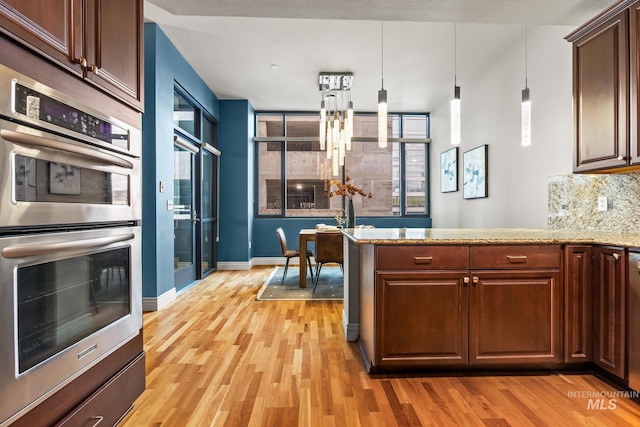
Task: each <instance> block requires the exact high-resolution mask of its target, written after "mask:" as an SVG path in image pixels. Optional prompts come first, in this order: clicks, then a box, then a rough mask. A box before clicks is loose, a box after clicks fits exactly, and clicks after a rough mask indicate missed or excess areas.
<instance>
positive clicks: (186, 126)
mask: <svg viewBox="0 0 640 427" xmlns="http://www.w3.org/2000/svg"><path fill="white" fill-rule="evenodd" d="M173 125H174V126H175V127H176V128H180V129H182V130H183V131H185V132H187V133H188V134H189V135H192V136H194V137H196V138H199V137H200V109H198V108H197V107H196V106H195V105H194V104H193V103H192V102H191V101H190V100H188V99H187V96H186V95H184V94H182V93H181V92H180V91H178V90H177V89H174V90H173Z"/></svg>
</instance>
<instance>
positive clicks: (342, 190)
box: [329, 175, 371, 200]
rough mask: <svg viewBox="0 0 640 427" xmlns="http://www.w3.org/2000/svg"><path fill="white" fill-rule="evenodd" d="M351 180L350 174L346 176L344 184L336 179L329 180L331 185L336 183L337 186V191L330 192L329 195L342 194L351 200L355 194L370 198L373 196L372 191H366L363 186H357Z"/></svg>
mask: <svg viewBox="0 0 640 427" xmlns="http://www.w3.org/2000/svg"><path fill="white" fill-rule="evenodd" d="M350 181H351V178H349V176H348V175H347V176H346V177H345V180H344V184H343V183H342V182H340V181H338V180H336V179H332V180H331V181H329V186H334V185H335V186H336V187H337V189H336V190H335V191H331V192H329V197H333V196H342V197H346V198H348V199H350V200H351V199H353V196H355V195H356V194H359V195H361V196H362V197H366V198H368V199H370V198H371V193H365V191H364V190H363V189H362V188H360V187H356V186H355V185H353V184H352V183H351V182H350Z"/></svg>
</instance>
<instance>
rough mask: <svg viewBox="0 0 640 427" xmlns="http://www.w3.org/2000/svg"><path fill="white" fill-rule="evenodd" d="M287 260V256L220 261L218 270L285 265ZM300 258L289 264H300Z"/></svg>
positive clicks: (312, 259)
mask: <svg viewBox="0 0 640 427" xmlns="http://www.w3.org/2000/svg"><path fill="white" fill-rule="evenodd" d="M286 262H287V259H286V258H285V257H254V258H251V261H228V262H225V261H218V264H217V269H218V270H251V267H253V266H256V265H284V264H285V263H286ZM314 263H315V259H314V258H313V257H311V264H312V265H313V264H314ZM299 265H300V263H299V261H298V258H294V259H292V260H291V261H290V262H289V266H290V267H291V266H296V267H297V266H299Z"/></svg>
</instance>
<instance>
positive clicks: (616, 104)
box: [573, 11, 629, 172]
mask: <svg viewBox="0 0 640 427" xmlns="http://www.w3.org/2000/svg"><path fill="white" fill-rule="evenodd" d="M627 34H628V33H627V11H624V12H623V13H621V14H619V15H617V16H616V17H614V18H612V19H610V20H609V21H608V22H607V23H605V24H603V25H602V26H600V27H599V28H598V30H596V31H593V32H591V33H589V34H587V35H585V36H583V37H582V38H580V39H579V40H577V41H576V42H575V43H574V44H573V61H574V64H573V85H574V87H573V91H574V94H573V95H574V96H573V98H574V126H575V132H574V136H575V138H576V143H575V144H574V150H575V151H574V165H573V168H574V172H585V171H592V170H599V169H607V168H613V167H620V166H625V165H627V162H628V160H629V158H628V148H627V147H628V138H629V135H628V130H627V123H628V121H627V117H628V114H629V111H628V108H629V107H628V99H629V95H628V93H629V83H628V75H629V71H628V69H629V67H628V41H627Z"/></svg>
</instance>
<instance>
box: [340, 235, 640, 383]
mask: <svg viewBox="0 0 640 427" xmlns="http://www.w3.org/2000/svg"><path fill="white" fill-rule="evenodd" d="M343 233H344V235H345V236H346V238H345V301H344V312H343V326H344V329H345V336H346V337H347V339H348V340H356V339H357V340H358V342H359V345H360V349H361V352H362V356H363V361H364V364H365V367H366V368H367V371H369V372H375V371H384V370H396V369H405V368H430V367H444V366H448V367H455V368H456V369H457V368H460V367H471V368H474V367H484V368H503V367H505V366H509V367H519V366H522V367H545V368H557V367H561V366H563V365H565V364H567V363H576V362H585V363H586V362H590V361H591V335H592V333H591V332H592V328H591V319H592V317H594V318H595V315H594V316H592V313H591V311H592V310H595V308H594V307H595V305H594V303H593V301H596V302H600V303H601V304H600V305H601V306H603V307H604V310H605V311H606V310H609V307H613V306H614V305H615V304H613V303H616V304H618V305H619V306H620V307H621V308H620V310H618V311H616V312H611V313H609V312H607V313H604V318H605V320H603V321H606V319H609V318H611V319H619V320H620V321H619V322H614V323H612V324H611V325H608V324H606V325H604V326H605V327H606V329H607V330H606V331H604V332H603V335H604V336H606V337H607V339H609V340H610V343H611V344H612V345H611V346H609V345H605V346H603V348H602V349H601V350H602V352H603V353H605V352H606V351H608V350H607V349H609V348H613V347H615V346H618V347H620V346H621V347H622V350H620V349H619V348H617V347H616V348H617V349H616V351H615V354H611V355H607V354H603V355H602V357H603V359H606V360H608V359H612V360H613V359H619V360H623V359H624V330H625V329H624V310H623V307H624V294H625V292H624V284H625V283H626V281H624V280H622V279H623V278H622V277H621V278H620V280H618V282H620V283H611V284H605V285H607V286H609V285H610V286H609V287H607V288H606V289H605V290H606V292H607V295H612V298H613V297H615V298H617V299H616V301H607V302H606V303H605V302H603V301H599V300H593V299H591V297H589V298H586V297H585V295H591V294H590V293H589V292H590V291H589V292H582V290H580V289H583V288H584V290H589V289H590V287H589V285H590V283H591V282H590V281H586V279H585V277H586V276H585V274H582V273H584V271H587V267H586V266H587V264H588V265H589V266H591V264H592V258H593V257H592V256H591V255H589V256H586V255H585V253H586V252H585V253H583V252H581V251H580V250H573V251H572V250H569V249H571V248H574V249H575V248H578V249H583V248H584V249H585V250H587V249H590V250H592V249H593V245H596V246H598V247H600V246H603V247H604V246H606V247H609V246H615V247H621V248H623V250H626V248H630V247H640V236H638V235H626V234H617V233H603V232H594V231H564V230H547V229H404V228H389V229H375V228H356V229H348V230H345V231H343ZM588 253H589V254H592V252H588ZM607 253H608V252H606V251H605V253H604V255H603V259H604V260H606V259H608V258H606V256H607ZM574 255H575V256H574ZM574 258H575V259H574ZM620 258H621V257H620V256H619V255H618V254H617V253H612V255H611V259H612V260H613V261H612V262H613V263H616V262H617V263H618V267H619V268H617V271H623V270H624V269H625V268H626V264H625V263H624V257H622V258H623V259H620ZM618 260H619V261H618ZM583 265H584V266H585V267H584V271H583V270H580V268H579V267H580V266H583ZM611 265H612V266H614V267H615V264H611ZM605 267H606V265H605ZM588 271H592V270H588ZM574 272H576V273H577V272H580V273H581V274H575V276H576V277H577V279H576V278H574V277H573V276H574V274H573V273H574ZM589 274H590V273H589ZM611 277H615V275H614V276H611ZM578 279H580V280H582V281H581V282H579V283H578V282H577V280H578ZM578 287H579V289H578ZM618 288H619V289H618ZM574 299H575V301H574ZM612 304H613V305H612ZM576 307H577V309H576ZM568 316H573V317H568ZM574 323H575V326H574ZM595 324H596V323H595V322H594V325H595ZM597 331H600V329H598V330H597ZM597 331H596V332H597ZM615 337H618V338H619V339H615V340H614V338H615ZM594 348H596V347H594ZM596 349H597V348H596ZM594 362H596V363H597V361H596V360H594ZM607 363H608V362H607ZM611 365H615V370H616V372H617V373H618V374H619V373H620V369H621V367H620V365H624V364H623V363H622V362H616V363H613V362H612V363H611ZM607 366H608V365H607ZM621 372H622V376H624V369H623V368H622V371H621Z"/></svg>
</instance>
